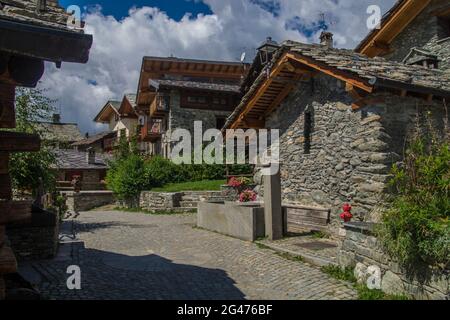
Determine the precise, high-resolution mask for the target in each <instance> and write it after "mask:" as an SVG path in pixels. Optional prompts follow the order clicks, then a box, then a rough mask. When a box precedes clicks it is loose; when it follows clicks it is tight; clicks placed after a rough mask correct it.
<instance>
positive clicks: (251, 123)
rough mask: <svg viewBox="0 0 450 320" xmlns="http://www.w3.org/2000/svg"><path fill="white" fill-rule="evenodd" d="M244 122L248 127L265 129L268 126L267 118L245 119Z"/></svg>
mask: <svg viewBox="0 0 450 320" xmlns="http://www.w3.org/2000/svg"><path fill="white" fill-rule="evenodd" d="M243 124H244V125H245V127H246V128H248V129H264V128H265V127H266V121H265V120H256V119H245V120H244V121H243Z"/></svg>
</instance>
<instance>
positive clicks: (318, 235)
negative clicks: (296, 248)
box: [311, 231, 330, 239]
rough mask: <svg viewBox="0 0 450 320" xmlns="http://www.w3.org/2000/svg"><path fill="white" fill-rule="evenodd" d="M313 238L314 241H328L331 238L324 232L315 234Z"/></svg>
mask: <svg viewBox="0 0 450 320" xmlns="http://www.w3.org/2000/svg"><path fill="white" fill-rule="evenodd" d="M311 236H312V238H314V239H328V238H329V237H330V236H329V235H328V234H326V233H325V232H322V231H316V232H313V234H312V235H311Z"/></svg>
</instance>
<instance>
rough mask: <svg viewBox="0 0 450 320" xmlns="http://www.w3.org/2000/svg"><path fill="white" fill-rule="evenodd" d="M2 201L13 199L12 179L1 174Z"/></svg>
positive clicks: (0, 197)
mask: <svg viewBox="0 0 450 320" xmlns="http://www.w3.org/2000/svg"><path fill="white" fill-rule="evenodd" d="M0 199H5V200H11V199H12V186H11V177H10V176H9V174H0Z"/></svg>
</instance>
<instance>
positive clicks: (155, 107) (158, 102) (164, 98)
mask: <svg viewBox="0 0 450 320" xmlns="http://www.w3.org/2000/svg"><path fill="white" fill-rule="evenodd" d="M169 109H170V96H169V95H166V94H158V95H157V96H156V97H155V99H154V100H153V102H152V104H151V106H150V115H151V116H153V115H156V114H161V113H165V112H169Z"/></svg>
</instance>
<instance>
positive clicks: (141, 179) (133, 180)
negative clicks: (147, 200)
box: [106, 154, 151, 200]
mask: <svg viewBox="0 0 450 320" xmlns="http://www.w3.org/2000/svg"><path fill="white" fill-rule="evenodd" d="M110 166H111V168H110V170H109V171H108V174H107V176H106V184H107V186H108V189H110V190H112V191H113V192H114V193H115V194H116V196H117V197H118V198H119V199H120V200H127V199H132V198H134V197H137V196H138V195H139V194H140V192H141V191H142V190H145V189H147V188H150V187H151V181H149V180H148V179H147V177H146V174H145V173H146V172H145V166H144V160H143V159H142V158H141V157H140V156H138V155H135V154H131V155H129V156H128V157H127V158H124V159H121V160H117V161H115V162H112V163H111V164H110Z"/></svg>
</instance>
